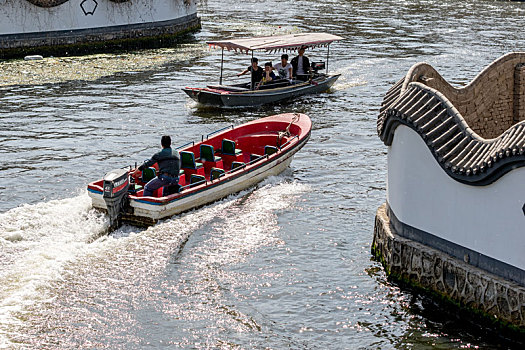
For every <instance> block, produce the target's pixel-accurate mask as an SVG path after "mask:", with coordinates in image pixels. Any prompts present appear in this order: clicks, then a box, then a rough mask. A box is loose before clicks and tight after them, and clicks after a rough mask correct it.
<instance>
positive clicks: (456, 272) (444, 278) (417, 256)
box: [372, 203, 525, 333]
mask: <svg viewBox="0 0 525 350" xmlns="http://www.w3.org/2000/svg"><path fill="white" fill-rule="evenodd" d="M372 252H373V254H374V255H375V256H376V258H378V259H379V260H380V261H381V263H382V264H383V266H384V268H385V271H386V273H387V275H388V276H389V277H391V278H393V279H395V280H399V281H402V282H404V283H408V284H409V285H412V286H414V287H416V288H418V289H422V290H425V291H427V292H430V293H431V294H434V295H437V296H440V297H441V298H444V299H446V300H448V301H450V302H452V303H454V304H456V305H458V306H459V307H461V308H464V309H466V310H469V311H472V312H474V313H476V314H481V315H483V316H485V317H486V318H487V320H490V321H496V323H499V324H501V325H504V326H507V327H510V328H512V329H514V330H516V331H519V332H521V333H523V332H525V288H524V287H522V286H520V285H519V284H517V283H514V282H512V281H508V280H505V279H503V278H501V277H498V276H496V275H493V274H491V273H488V272H486V271H484V270H481V269H479V268H477V267H474V266H471V265H469V264H467V263H465V262H464V261H462V260H459V259H456V258H453V257H451V256H450V255H448V254H446V253H443V252H441V251H438V250H436V249H433V248H430V247H428V246H426V245H424V244H421V243H418V242H415V241H412V240H410V239H407V238H404V237H401V236H400V235H398V234H397V233H396V231H395V229H394V228H393V226H392V225H391V224H390V220H389V217H388V214H387V205H386V203H385V204H383V205H382V206H381V207H379V209H378V210H377V213H376V219H375V227H374V240H373V243H372Z"/></svg>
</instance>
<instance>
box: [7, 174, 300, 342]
mask: <svg viewBox="0 0 525 350" xmlns="http://www.w3.org/2000/svg"><path fill="white" fill-rule="evenodd" d="M284 176H286V175H284ZM307 189H308V186H306V185H303V184H300V183H296V182H292V183H285V182H283V177H282V176H277V177H270V178H268V179H266V180H265V181H263V182H262V183H260V184H259V186H258V187H257V188H256V189H255V190H254V189H253V188H252V189H249V190H246V191H243V192H241V193H239V194H235V195H232V196H229V197H227V198H225V199H223V200H221V201H218V202H215V203H213V204H211V205H208V206H205V207H203V208H200V209H196V210H193V211H190V212H188V213H185V214H182V215H178V216H175V217H173V218H171V219H168V220H165V221H163V222H160V223H159V224H158V225H155V226H152V227H150V228H148V229H147V230H143V229H140V228H136V227H132V226H124V227H122V228H121V229H119V230H117V231H116V232H114V233H113V234H111V235H110V236H106V235H104V236H101V237H100V238H99V239H96V240H94V241H93V239H94V237H98V236H100V234H101V233H102V232H104V231H105V229H106V228H107V225H108V223H107V218H106V216H105V215H102V214H100V213H97V212H96V211H94V210H93V209H92V208H91V200H90V198H89V197H88V195H87V193H86V192H84V193H83V194H81V195H79V196H77V197H74V198H69V199H63V200H55V201H50V202H46V203H39V204H35V205H24V206H21V207H19V208H15V209H12V210H10V211H8V212H6V213H4V214H1V215H0V249H1V253H0V254H1V257H2V259H0V348H2V347H6V346H8V344H10V343H9V340H10V339H13V338H14V337H16V336H19V337H20V336H21V337H23V334H22V332H23V331H22V330H23V328H24V326H27V325H26V324H24V323H25V322H26V321H25V320H26V319H30V318H31V313H30V310H32V309H33V310H34V309H35V308H38V307H40V306H41V305H44V303H46V302H47V301H51V300H52V298H54V297H57V294H56V293H57V292H58V291H56V290H55V287H53V286H56V282H60V281H62V280H63V279H64V278H65V277H64V276H66V275H67V276H70V277H67V280H66V281H64V283H69V282H71V281H69V279H70V278H72V277H71V276H77V275H78V274H79V273H81V274H83V276H82V277H78V278H81V280H89V281H90V283H93V284H95V285H96V286H97V290H107V293H109V295H111V294H112V293H114V291H111V289H112V288H114V286H113V285H112V283H113V282H111V281H107V279H106V278H105V277H104V279H100V277H98V276H107V274H106V273H105V272H104V271H112V275H113V278H117V279H118V280H119V281H122V283H125V284H126V288H128V289H130V288H131V290H132V289H133V288H139V287H137V286H140V288H142V286H146V287H147V286H148V285H150V284H149V283H148V280H149V279H151V278H155V276H156V274H158V273H163V272H164V271H165V266H166V265H167V264H169V260H170V258H171V257H172V256H173V253H174V252H176V251H177V250H178V249H180V247H182V246H183V244H184V242H185V241H186V240H187V239H188V237H189V236H190V235H191V234H192V233H194V232H195V231H196V230H198V229H199V228H202V227H207V226H209V227H213V228H214V231H218V232H219V233H220V235H221V236H222V237H223V239H222V240H221V241H220V242H219V241H218V242H219V243H218V244H222V245H223V246H224V247H223V248H224V249H219V251H220V252H221V254H220V255H219V256H215V257H213V256H210V257H209V259H220V260H223V261H224V260H226V261H228V260H229V261H234V260H235V259H242V258H243V256H246V254H247V253H249V252H250V251H253V250H255V249H257V247H259V246H260V245H262V244H268V243H271V242H275V240H276V239H277V238H276V237H275V236H274V235H272V233H274V232H276V231H277V230H278V229H279V227H278V223H277V216H276V211H279V210H281V209H283V208H287V207H289V206H290V204H291V203H292V202H293V201H294V199H293V198H294V197H295V196H296V195H297V194H298V193H301V192H304V191H306V190H307ZM224 238H226V239H224ZM92 241H93V242H92ZM90 242H92V243H90ZM86 274H87V275H86ZM91 274H92V276H91ZM137 280H139V281H140V283H134V282H133V281H137ZM106 284H108V285H106ZM69 288H75V287H74V286H68V289H69ZM17 332H18V333H17Z"/></svg>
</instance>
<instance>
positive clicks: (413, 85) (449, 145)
mask: <svg viewBox="0 0 525 350" xmlns="http://www.w3.org/2000/svg"><path fill="white" fill-rule="evenodd" d="M521 60H523V61H524V62H525V54H509V55H506V56H503V58H501V59H499V60H497V61H495V62H494V63H493V64H492V65H490V66H489V67H487V68H486V69H485V70H484V71H482V72H481V73H480V74H479V75H478V77H476V79H474V81H473V82H472V83H471V84H469V85H468V86H466V87H464V88H461V89H456V88H454V87H452V86H451V85H450V84H448V83H447V82H446V81H445V80H444V79H443V78H442V77H441V76H440V75H439V74H438V73H437V72H436V71H435V70H434V69H433V68H432V67H431V66H429V65H427V64H425V63H419V64H416V65H414V66H413V67H412V68H411V69H410V70H409V72H408V73H407V75H406V77H405V78H404V79H401V80H400V81H398V82H397V83H396V84H394V86H393V87H392V88H391V89H390V90H389V91H388V92H387V93H386V96H385V98H384V100H383V104H382V106H381V110H380V113H379V117H378V120H377V131H378V134H379V136H380V138H381V140H383V142H384V143H385V144H386V145H390V144H391V143H392V139H393V137H394V131H395V129H396V128H397V126H398V125H400V124H403V125H406V126H409V127H410V128H412V129H413V130H415V131H416V132H417V133H418V134H420V135H421V137H422V138H423V140H424V141H425V143H426V144H427V145H428V147H429V149H430V151H431V152H432V154H433V155H434V157H435V159H436V160H437V161H438V163H439V164H440V166H441V167H442V168H443V169H444V170H445V171H446V172H447V174H448V175H449V176H451V177H452V178H454V179H455V180H457V181H460V182H462V183H465V184H470V185H487V184H490V183H492V182H494V181H496V180H497V179H499V178H500V177H501V176H503V175H504V174H506V173H507V172H508V171H510V170H512V169H514V168H516V167H521V166H525V123H521V122H520V121H523V120H524V119H525V112H523V113H522V110H523V109H525V106H524V105H525V103H524V102H523V101H525V88H524V84H522V82H524V81H525V78H524V79H522V78H521V77H522V75H523V74H524V72H525V69H524V68H523V66H522V64H521V63H519V62H521ZM516 75H517V79H516ZM498 81H499V83H495V82H498ZM494 84H495V85H494ZM491 86H492V88H489V87H491ZM484 87H486V88H484ZM496 87H499V88H496ZM485 90H487V91H485ZM465 115H467V117H465ZM516 120H518V122H515V121H516Z"/></svg>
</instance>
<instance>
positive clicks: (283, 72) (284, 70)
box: [273, 53, 293, 80]
mask: <svg viewBox="0 0 525 350" xmlns="http://www.w3.org/2000/svg"><path fill="white" fill-rule="evenodd" d="M273 69H275V70H276V71H277V74H279V78H281V79H288V80H290V79H292V74H293V67H292V65H291V64H290V63H289V62H288V55H287V54H285V53H284V54H282V55H281V62H279V63H277V64H276V65H275V66H273Z"/></svg>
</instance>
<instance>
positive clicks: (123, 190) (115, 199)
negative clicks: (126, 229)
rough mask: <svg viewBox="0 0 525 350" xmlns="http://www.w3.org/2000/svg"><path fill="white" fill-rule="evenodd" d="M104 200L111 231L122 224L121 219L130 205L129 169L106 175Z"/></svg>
mask: <svg viewBox="0 0 525 350" xmlns="http://www.w3.org/2000/svg"><path fill="white" fill-rule="evenodd" d="M103 188H104V194H103V198H104V201H105V202H106V207H107V210H108V214H109V222H110V229H116V228H118V227H119V226H120V224H121V217H122V214H123V213H124V211H125V209H126V207H127V206H128V205H129V201H128V188H129V172H128V170H127V169H114V170H111V171H110V172H108V173H107V174H106V175H104V184H103Z"/></svg>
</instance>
